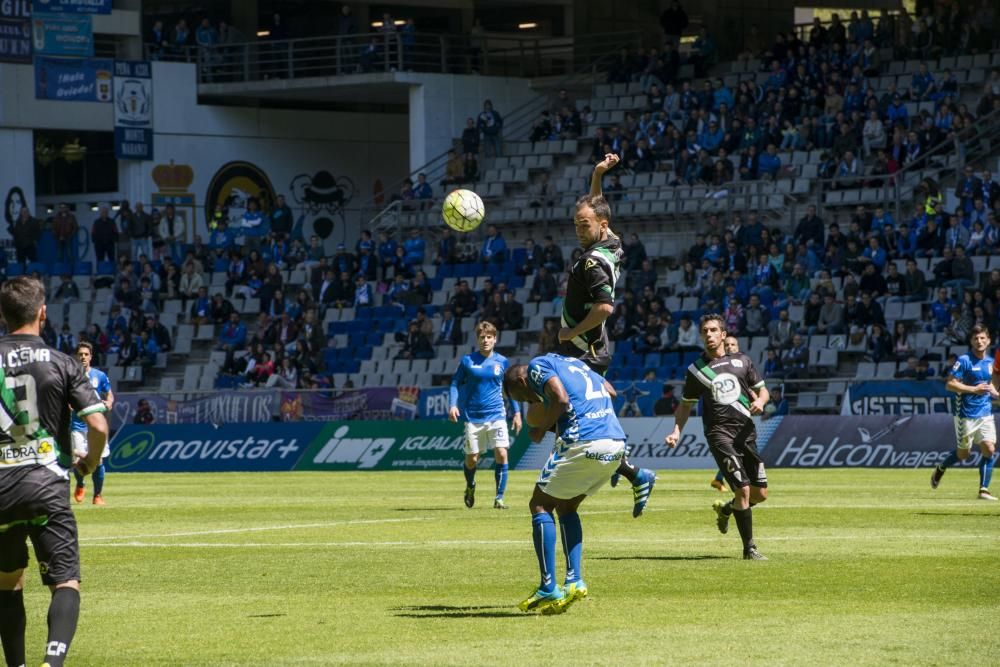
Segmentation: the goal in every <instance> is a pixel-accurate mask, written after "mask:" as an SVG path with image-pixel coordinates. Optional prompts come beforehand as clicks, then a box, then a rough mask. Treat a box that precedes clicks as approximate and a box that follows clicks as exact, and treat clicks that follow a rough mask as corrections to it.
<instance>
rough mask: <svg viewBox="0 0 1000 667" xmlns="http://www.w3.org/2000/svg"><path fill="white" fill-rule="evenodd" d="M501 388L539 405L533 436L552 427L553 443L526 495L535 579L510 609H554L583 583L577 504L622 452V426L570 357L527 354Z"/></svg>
mask: <svg viewBox="0 0 1000 667" xmlns="http://www.w3.org/2000/svg"><path fill="white" fill-rule="evenodd" d="M504 386H505V387H506V389H507V394H508V395H509V396H510V397H511V399H513V400H515V401H526V402H528V403H541V404H542V405H543V406H544V411H543V416H542V417H541V418H540V421H539V422H538V423H531V424H529V425H528V427H529V431H528V433H529V434H530V435H531V439H532V440H533V441H535V442H539V441H540V440H541V439H542V436H543V435H545V432H546V431H548V430H549V429H551V428H552V427H553V426H554V427H555V432H556V442H555V446H554V448H553V450H552V453H551V454H550V455H549V459H548V461H547V462H546V463H545V466H544V467H543V468H542V472H541V474H540V475H539V476H538V481H537V482H536V484H535V490H534V492H533V493H532V495H531V501H530V502H529V504H528V505H529V508H530V509H531V527H532V536H533V538H534V544H535V555H536V556H537V557H538V569H539V570H540V572H541V582H540V583H539V585H538V589H537V590H536V591H535V592H534V593H532V594H531V596H530V597H528V598H527V599H526V600H524V601H523V602H521V604H519V605H518V607H519V608H520V609H521V611H540V612H542V613H543V614H558V613H562V612H564V611H566V609H567V608H568V607H569V606H570V605H571V604H573V603H574V602H576V601H577V600H581V599H583V598H584V597H586V596H587V585H586V584H585V583H584V581H583V570H582V560H583V526H582V525H581V523H580V515H579V514H578V513H577V508H578V507H579V506H580V503H582V502H583V500H584V498H586V497H587V496H592V495H594V494H595V493H597V491H598V490H599V489H600V488H601V487H602V486H604V484H605V483H607V481H608V478H609V477H610V476H611V475H610V473H611V471H612V470H614V469H615V467H616V466H617V465H618V463H619V461H621V458H622V456H624V454H625V432H624V431H623V430H622V427H621V424H620V423H619V422H618V418H617V417H616V416H615V408H614V405H613V403H612V398H613V397H614V395H615V394H614V389H613V388H612V387H611V385H610V384H608V382H607V381H606V380H605V379H604V378H603V377H601V376H600V375H598V374H597V373H595V372H594V371H593V370H591V369H590V368H589V367H588V366H587V365H586V364H584V363H583V362H582V361H580V360H578V359H572V358H570V357H564V356H561V355H558V354H547V355H545V356H542V357H535V358H534V359H532V360H531V362H530V363H529V364H528V365H526V366H525V365H524V364H520V365H517V366H512V367H511V368H509V369H508V370H507V373H506V376H505V379H504ZM553 511H555V512H558V514H559V528H560V531H561V533H562V546H563V553H564V555H565V556H566V579H565V582H564V586H563V587H562V588H560V587H559V586H557V585H556V565H555V560H556V525H555V519H554V518H553V515H552V513H553Z"/></svg>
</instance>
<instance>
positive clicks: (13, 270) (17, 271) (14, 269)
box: [7, 262, 24, 278]
mask: <svg viewBox="0 0 1000 667" xmlns="http://www.w3.org/2000/svg"><path fill="white" fill-rule="evenodd" d="M23 275H24V265H23V264H21V263H20V262H13V263H11V264H8V265H7V277H8V278H14V277H15V276H23Z"/></svg>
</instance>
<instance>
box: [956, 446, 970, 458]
mask: <svg viewBox="0 0 1000 667" xmlns="http://www.w3.org/2000/svg"><path fill="white" fill-rule="evenodd" d="M970 452H972V449H971V448H969V449H956V450H955V456H956V457H958V460H959V461H964V460H965V459H967V458H969V453H970Z"/></svg>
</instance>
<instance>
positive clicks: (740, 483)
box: [706, 422, 767, 489]
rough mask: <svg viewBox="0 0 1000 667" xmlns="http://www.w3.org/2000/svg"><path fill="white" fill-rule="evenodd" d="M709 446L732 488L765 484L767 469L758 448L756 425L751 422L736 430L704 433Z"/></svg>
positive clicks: (764, 486) (762, 486)
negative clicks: (733, 431)
mask: <svg viewBox="0 0 1000 667" xmlns="http://www.w3.org/2000/svg"><path fill="white" fill-rule="evenodd" d="M706 439H707V440H708V448H709V449H710V450H711V451H712V456H714V457H715V462H716V463H718V464H719V469H720V470H721V471H722V474H723V476H724V477H725V478H726V483H727V484H729V488H731V489H740V488H743V487H744V486H748V485H749V486H756V487H759V488H762V489H766V488H767V471H766V470H765V469H764V461H763V460H761V458H760V453H758V452H757V428H756V426H754V423H753V422H748V423H747V425H746V426H744V427H743V428H741V429H740V430H739V431H737V432H736V433H732V432H728V433H727V432H725V431H722V432H715V433H710V434H707V436H706Z"/></svg>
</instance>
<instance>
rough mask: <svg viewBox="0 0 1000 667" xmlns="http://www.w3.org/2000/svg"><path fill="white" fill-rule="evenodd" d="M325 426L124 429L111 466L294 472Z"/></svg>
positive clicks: (129, 469) (115, 443) (115, 468)
mask: <svg viewBox="0 0 1000 667" xmlns="http://www.w3.org/2000/svg"><path fill="white" fill-rule="evenodd" d="M322 428H323V426H322V424H319V423H310V424H279V423H269V424H223V425H221V426H217V427H212V426H205V425H194V424H191V425H188V424H152V425H134V424H129V425H127V426H125V427H123V428H122V429H121V430H120V431H118V433H117V434H116V435H115V437H114V438H113V439H112V441H111V456H110V458H109V459H108V467H109V468H110V469H111V470H113V471H127V472H210V471H211V472H240V471H252V470H260V471H264V470H291V469H292V467H293V466H294V465H295V464H296V462H298V460H299V458H300V457H301V456H302V452H303V451H305V449H306V448H307V447H308V446H309V445H310V443H311V442H313V441H314V440H315V439H316V437H317V434H318V433H319V431H320V430H321V429H322Z"/></svg>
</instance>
